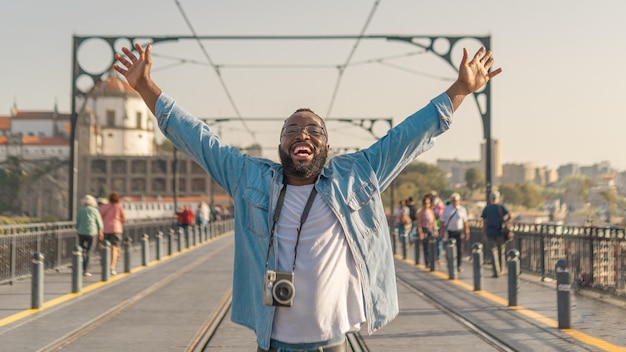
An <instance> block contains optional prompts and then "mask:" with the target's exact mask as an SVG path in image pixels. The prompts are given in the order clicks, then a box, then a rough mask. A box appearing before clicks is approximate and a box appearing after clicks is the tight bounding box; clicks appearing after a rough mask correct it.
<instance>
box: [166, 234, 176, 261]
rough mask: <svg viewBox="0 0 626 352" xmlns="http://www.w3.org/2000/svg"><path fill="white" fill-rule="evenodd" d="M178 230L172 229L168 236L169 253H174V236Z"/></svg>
mask: <svg viewBox="0 0 626 352" xmlns="http://www.w3.org/2000/svg"><path fill="white" fill-rule="evenodd" d="M175 236H176V232H174V229H170V233H169V234H168V236H167V255H172V248H173V247H174V237H175Z"/></svg>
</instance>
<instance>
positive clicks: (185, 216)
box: [176, 205, 194, 232]
mask: <svg viewBox="0 0 626 352" xmlns="http://www.w3.org/2000/svg"><path fill="white" fill-rule="evenodd" d="M176 219H177V223H178V227H179V228H182V229H184V230H185V232H186V231H187V228H189V225H191V224H193V219H194V213H193V211H192V210H191V208H189V206H188V205H182V206H180V207H178V211H176Z"/></svg>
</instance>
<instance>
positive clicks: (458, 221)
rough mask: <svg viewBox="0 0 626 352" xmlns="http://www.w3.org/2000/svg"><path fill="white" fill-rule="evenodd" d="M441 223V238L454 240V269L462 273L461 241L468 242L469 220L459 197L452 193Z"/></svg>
mask: <svg viewBox="0 0 626 352" xmlns="http://www.w3.org/2000/svg"><path fill="white" fill-rule="evenodd" d="M439 220H440V221H441V236H439V237H443V236H445V235H448V237H447V238H448V239H450V238H454V239H455V240H456V267H457V270H458V271H459V272H461V271H462V268H461V264H462V263H463V261H462V259H463V241H467V240H469V219H468V217H467V210H466V209H465V207H463V206H462V205H461V195H459V194H458V193H452V195H451V196H450V204H449V205H447V206H446V208H445V209H444V210H443V214H441V217H440V218H439Z"/></svg>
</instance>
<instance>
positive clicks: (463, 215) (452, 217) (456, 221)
mask: <svg viewBox="0 0 626 352" xmlns="http://www.w3.org/2000/svg"><path fill="white" fill-rule="evenodd" d="M454 210H455V208H454V207H453V206H452V205H447V206H446V208H445V209H444V210H443V214H441V217H440V218H439V220H440V221H441V222H443V223H444V226H445V228H446V230H447V231H461V230H464V229H465V227H464V225H463V224H464V223H465V222H466V221H467V220H468V218H467V210H465V207H462V206H460V205H459V206H458V207H456V214H455V212H454ZM448 222H449V223H448Z"/></svg>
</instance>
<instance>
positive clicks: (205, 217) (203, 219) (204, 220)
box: [196, 201, 211, 226]
mask: <svg viewBox="0 0 626 352" xmlns="http://www.w3.org/2000/svg"><path fill="white" fill-rule="evenodd" d="M209 221H211V208H209V205H208V204H206V202H205V201H201V202H200V203H198V209H197V210H196V225H198V226H204V225H206V224H208V223H209Z"/></svg>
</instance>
